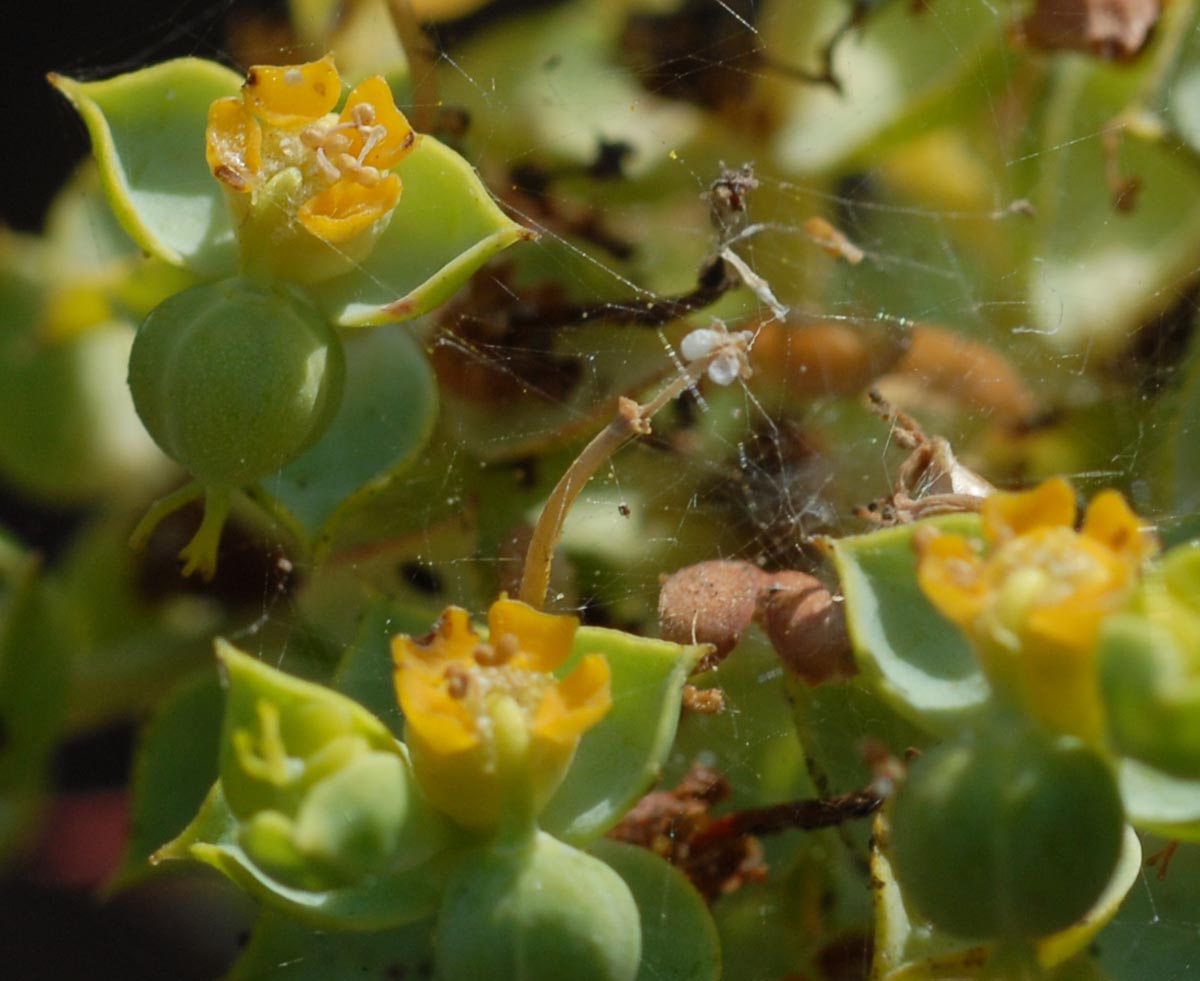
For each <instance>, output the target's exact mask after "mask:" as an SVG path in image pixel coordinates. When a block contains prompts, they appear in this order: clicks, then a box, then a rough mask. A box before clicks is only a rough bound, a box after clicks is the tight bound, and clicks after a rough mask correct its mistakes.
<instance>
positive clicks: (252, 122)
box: [51, 55, 528, 575]
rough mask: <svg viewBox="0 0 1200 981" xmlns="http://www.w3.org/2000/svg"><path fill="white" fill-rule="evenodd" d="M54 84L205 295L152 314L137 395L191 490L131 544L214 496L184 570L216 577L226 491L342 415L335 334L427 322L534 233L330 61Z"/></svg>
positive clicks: (274, 464) (136, 219)
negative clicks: (491, 262)
mask: <svg viewBox="0 0 1200 981" xmlns="http://www.w3.org/2000/svg"><path fill="white" fill-rule="evenodd" d="M51 81H52V82H54V84H55V85H57V86H58V87H59V89H60V90H61V91H63V92H64V94H66V95H67V97H68V98H70V99H71V101H72V102H73V103H74V104H75V105H76V107H77V108H78V109H79V111H80V113H81V114H82V115H83V117H84V120H85V121H86V122H87V124H88V128H89V130H90V132H91V136H92V144H93V150H94V152H95V154H96V157H97V159H98V160H99V163H100V167H101V174H102V177H103V179H104V186H105V190H106V192H107V194H108V197H109V201H110V203H111V205H112V208H113V211H114V213H115V214H116V216H117V218H118V219H119V220H120V221H121V223H122V224H123V226H124V227H125V229H126V231H127V232H128V233H129V234H130V235H131V237H132V238H133V239H134V240H135V241H136V242H137V243H138V244H139V245H140V246H141V247H142V248H143V249H144V250H145V251H146V252H148V253H150V254H152V255H156V256H158V257H159V258H162V259H165V260H166V261H168V262H171V263H174V264H176V265H179V266H183V267H185V268H187V269H188V270H190V271H191V272H193V273H194V274H196V276H198V277H199V278H201V279H203V280H207V282H202V283H201V285H198V286H194V287H192V288H191V289H189V290H187V291H185V292H183V293H180V294H177V295H176V296H173V297H170V298H169V299H168V300H167V301H165V302H164V303H163V304H162V305H161V306H160V307H159V308H157V309H156V310H154V311H151V313H150V315H149V316H148V317H147V319H146V321H145V323H144V325H143V327H142V329H141V330H140V331H139V333H138V337H137V339H136V341H135V345H134V351H133V353H132V355H131V365H130V385H131V388H132V392H133V397H134V403H135V405H136V407H137V410H138V413H139V415H140V416H141V418H142V421H143V422H144V423H145V425H146V428H147V429H148V430H149V432H150V434H151V435H152V436H153V437H154V439H155V441H156V442H157V443H158V444H159V446H160V447H162V449H163V450H165V451H166V452H167V453H168V455H170V456H172V457H173V458H174V459H175V460H176V461H177V462H179V463H180V464H182V465H183V466H184V467H185V468H187V469H188V470H189V471H191V473H192V475H193V477H194V478H195V483H194V484H192V485H190V486H188V487H185V488H183V489H182V490H180V491H178V492H177V493H176V494H173V495H171V496H169V497H167V498H165V499H164V500H163V501H161V502H159V504H157V505H156V506H155V507H154V508H152V509H151V511H150V513H149V514H148V515H147V516H146V519H145V520H144V521H143V523H142V525H141V526H140V527H139V529H138V530H137V532H135V542H138V541H143V540H145V538H146V537H148V535H149V534H150V532H151V531H152V530H153V528H154V526H155V525H156V524H157V523H158V521H160V520H161V519H162V517H163V516H165V515H166V514H168V513H170V512H171V511H172V510H174V509H176V508H177V507H179V506H181V505H182V504H184V503H186V502H187V501H190V500H192V499H194V498H197V497H200V496H201V495H203V496H205V498H206V500H207V508H206V515H205V521H204V523H203V524H202V525H201V528H200V530H199V531H198V532H197V534H196V536H195V538H194V539H193V540H192V542H191V543H190V544H189V545H188V546H187V547H186V548H185V549H184V552H183V553H182V557H183V558H184V559H185V561H186V565H185V572H191V571H196V570H198V571H200V572H202V573H204V574H205V575H211V574H212V572H213V571H214V568H215V564H216V551H217V544H218V541H219V537H220V532H221V527H222V525H223V523H224V518H225V514H226V513H227V511H228V509H229V505H230V499H231V495H232V494H233V492H234V491H235V490H236V489H237V488H239V487H242V486H245V485H247V484H250V483H253V482H255V481H258V480H260V479H262V478H264V477H267V476H270V475H271V474H274V473H276V472H277V471H279V470H280V469H281V468H282V467H284V466H286V465H287V464H288V463H289V462H290V461H292V460H293V459H295V458H296V457H297V456H298V455H299V454H301V453H302V452H303V451H304V450H305V449H306V448H308V447H309V446H311V445H312V444H313V443H315V442H316V441H318V440H319V439H320V438H321V436H322V434H323V433H324V432H325V430H326V429H327V428H328V426H329V424H330V422H331V420H332V418H333V417H334V415H335V414H336V411H337V408H338V403H339V399H340V394H341V390H342V385H343V374H344V367H343V364H344V358H343V355H342V351H341V339H340V337H339V336H338V332H337V330H336V328H337V326H361V325H373V324H379V323H386V322H389V321H397V320H403V319H406V318H408V317H412V316H415V315H417V314H420V313H423V312H425V311H426V310H428V309H430V308H432V307H433V306H436V305H437V304H439V303H441V302H442V301H444V300H445V299H447V298H448V297H449V296H450V295H451V294H452V293H453V292H454V290H455V289H457V288H458V286H459V285H461V283H462V282H464V281H465V280H466V278H467V277H468V276H469V275H470V274H471V273H472V272H473V271H474V270H475V269H476V268H478V267H479V265H480V264H482V263H483V262H484V261H485V260H486V259H487V258H488V257H489V256H490V255H492V254H493V253H495V252H496V251H498V250H499V249H501V248H504V247H505V246H507V245H509V244H511V243H512V242H514V241H516V240H517V239H519V238H522V237H528V234H527V233H526V232H525V231H524V229H522V228H520V227H519V226H517V225H515V224H513V223H512V222H511V221H509V220H508V219H507V218H506V217H505V216H504V215H503V214H502V213H501V212H500V211H499V209H498V208H497V207H496V205H495V204H494V202H492V200H491V199H490V197H489V196H488V194H487V192H486V190H485V189H484V188H483V187H482V185H481V184H480V183H479V180H478V177H477V176H476V175H475V173H474V171H473V170H472V168H471V167H470V166H469V165H468V164H467V163H466V162H465V161H464V160H462V158H461V157H458V156H457V155H456V154H455V153H453V151H451V150H449V149H447V148H446V147H445V146H443V145H441V144H440V143H438V142H437V141H436V140H435V139H433V138H432V137H427V136H418V135H417V134H416V133H415V132H414V131H413V129H412V127H411V126H410V125H409V124H408V121H407V119H406V118H405V116H404V114H403V113H402V112H401V111H400V110H399V109H398V108H397V107H396V104H395V101H394V99H393V96H392V92H391V89H390V88H389V87H388V84H387V82H386V81H385V80H384V78H383V77H382V76H373V77H371V78H367V79H365V80H363V81H361V82H360V83H359V84H358V85H356V86H355V87H354V88H353V90H352V91H350V93H349V95H348V96H347V97H346V98H345V100H344V102H343V100H342V94H343V85H342V80H341V78H340V77H339V75H338V72H337V69H336V67H335V66H334V63H333V59H332V57H330V56H328V55H327V56H326V57H324V58H321V59H320V60H318V61H314V62H309V63H307V64H302V65H290V66H280V67H274V66H266V65H260V66H256V67H254V68H252V69H250V72H249V73H248V75H247V77H246V79H245V81H244V83H243V82H242V80H241V79H240V78H239V77H238V76H237V75H235V74H234V73H233V72H230V71H229V70H228V69H225V68H223V67H221V66H219V65H216V64H213V63H211V62H204V61H200V60H198V59H192V58H184V59H179V60H177V61H172V62H166V63H164V64H162V65H157V66H155V67H153V68H148V69H144V70H142V71H138V72H132V73H130V74H128V75H121V76H118V77H116V78H112V79H108V80H105V81H100V82H87V83H80V82H76V81H73V80H71V79H67V78H63V77H61V76H51ZM339 104H340V109H339ZM406 183H407V184H409V185H410V189H409V193H408V194H406V195H402V193H401V191H402V187H403V186H404V185H405V184H406ZM435 215H436V216H438V218H439V219H440V220H437V221H432V220H431V218H432V217H433V216H435Z"/></svg>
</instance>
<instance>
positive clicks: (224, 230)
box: [50, 58, 242, 277]
mask: <svg viewBox="0 0 1200 981" xmlns="http://www.w3.org/2000/svg"><path fill="white" fill-rule="evenodd" d="M50 81H51V82H52V83H53V84H54V85H55V86H57V87H58V89H59V91H61V92H62V93H63V94H64V95H65V96H66V97H67V98H68V99H70V100H71V102H72V103H73V104H74V106H75V108H76V109H77V110H79V113H80V115H81V116H83V120H84V122H85V123H86V124H87V128H88V132H89V133H90V134H91V137H92V152H93V153H94V154H95V156H96V159H97V160H98V161H99V163H100V174H101V177H102V179H103V181H104V187H105V190H106V191H107V193H108V199H109V203H110V204H111V205H112V208H113V211H114V212H115V213H116V216H117V219H118V220H119V221H120V223H121V226H122V227H123V228H124V229H125V231H126V232H128V233H129V236H130V237H131V238H132V239H133V240H134V241H135V242H137V244H138V245H140V246H141V247H142V248H143V249H145V250H146V251H147V252H149V253H150V254H151V255H155V256H158V257H159V258H160V259H165V260H166V261H167V262H170V263H173V264H174V265H180V266H186V267H187V268H188V269H191V270H192V271H194V272H196V273H198V274H201V275H204V276H210V277H216V276H222V275H228V274H229V273H231V272H233V269H234V266H235V262H236V258H237V247H236V244H235V242H234V237H233V226H232V223H231V221H230V217H229V210H228V208H227V207H226V203H225V199H224V194H223V192H222V190H221V187H220V185H219V184H218V183H217V181H216V180H214V179H213V176H212V174H210V173H209V170H208V163H207V162H206V160H205V151H204V130H205V127H206V126H207V123H208V107H209V106H210V105H211V104H212V102H213V101H214V100H216V99H219V98H221V97H223V96H231V95H236V94H237V93H238V90H239V89H240V87H241V84H242V80H241V78H240V77H239V76H238V75H237V74H236V73H234V72H233V71H231V70H230V69H228V68H225V67H223V66H221V65H218V64H217V63H215V62H212V61H204V60H201V59H199V58H178V59H176V60H174V61H166V62H163V63H162V64H160V65H154V66H153V67H151V68H144V69H142V70H140V71H136V72H130V73H128V74H126V75H118V76H116V77H115V78H109V79H105V80H104V81H99V82H79V81H76V80H75V79H70V78H65V77H63V76H61V75H51V76H50Z"/></svg>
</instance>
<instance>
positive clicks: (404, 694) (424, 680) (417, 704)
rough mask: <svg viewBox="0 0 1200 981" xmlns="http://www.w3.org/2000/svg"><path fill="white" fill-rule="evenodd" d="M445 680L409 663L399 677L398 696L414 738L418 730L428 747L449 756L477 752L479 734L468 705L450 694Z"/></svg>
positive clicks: (400, 669)
mask: <svg viewBox="0 0 1200 981" xmlns="http://www.w3.org/2000/svg"><path fill="white" fill-rule="evenodd" d="M442 680H443V679H442V678H440V677H439V676H438V675H437V674H436V673H434V672H431V671H425V670H422V669H421V668H420V667H419V666H417V665H414V664H412V663H411V662H405V663H403V664H401V665H400V667H399V669H398V671H397V674H396V693H397V695H398V696H399V700H400V708H401V710H402V711H403V712H404V718H405V721H406V724H407V725H408V727H409V729H410V735H411V731H412V730H415V731H416V733H417V734H419V736H420V738H421V739H422V740H423V741H424V742H425V743H426V744H427V745H428V746H430V747H431V748H434V749H435V750H436V751H437V752H438V753H441V754H443V755H447V756H449V755H453V754H455V753H463V752H466V751H468V750H470V749H474V748H475V747H476V746H478V745H479V735H478V733H477V732H476V731H475V720H474V719H473V718H472V717H471V714H470V712H468V711H467V709H466V706H464V705H463V703H462V701H461V700H459V699H456V698H453V697H452V696H451V695H450V694H449V692H447V691H446V689H445V687H444V686H443V685H442V683H441V682H442Z"/></svg>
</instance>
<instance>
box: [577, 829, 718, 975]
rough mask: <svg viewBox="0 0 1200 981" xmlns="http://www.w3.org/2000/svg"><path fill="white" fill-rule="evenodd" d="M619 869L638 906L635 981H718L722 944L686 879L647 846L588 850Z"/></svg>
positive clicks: (608, 844) (614, 844) (611, 844)
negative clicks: (639, 943) (638, 959)
mask: <svg viewBox="0 0 1200 981" xmlns="http://www.w3.org/2000/svg"><path fill="white" fill-rule="evenodd" d="M588 851H590V852H591V853H592V854H593V855H595V856H596V857H597V858H598V859H600V860H601V861H602V862H604V863H606V864H607V865H609V866H611V867H612V868H613V869H615V870H616V871H617V873H618V874H619V875H620V876H621V878H622V879H624V880H625V884H626V885H627V886H629V891H630V892H632V893H633V898H634V901H635V902H636V903H637V907H638V915H639V918H640V920H641V926H642V962H641V966H640V967H639V968H638V973H637V981H717V979H718V978H720V976H721V940H720V938H719V937H718V936H717V927H716V924H715V923H713V918H712V916H711V914H710V913H709V912H708V906H706V905H705V903H704V900H703V898H701V896H700V894H699V893H698V892H697V891H696V888H695V887H694V886H693V885H692V884H691V882H689V881H688V878H687V876H685V875H684V874H683V873H682V872H680V871H679V870H678V869H677V868H675V867H674V866H673V865H671V864H670V863H668V862H666V861H664V860H663V859H662V858H660V857H659V856H658V855H655V854H654V853H653V852H651V851H648V850H647V849H645V848H638V847H636V846H635V845H627V844H624V843H622V842H619V841H609V840H606V839H601V840H600V841H597V842H594V843H593V844H592V846H591V847H590V848H589V849H588Z"/></svg>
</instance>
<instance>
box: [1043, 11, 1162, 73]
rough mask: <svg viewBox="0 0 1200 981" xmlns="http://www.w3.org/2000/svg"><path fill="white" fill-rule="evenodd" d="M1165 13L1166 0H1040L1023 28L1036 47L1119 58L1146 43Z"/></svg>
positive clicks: (1126, 56)
mask: <svg viewBox="0 0 1200 981" xmlns="http://www.w3.org/2000/svg"><path fill="white" fill-rule="evenodd" d="M1161 15H1162V0H1037V4H1036V6H1035V7H1034V11H1033V13H1032V14H1030V15H1029V17H1028V18H1027V19H1026V20H1025V22H1024V24H1023V25H1022V29H1023V31H1024V34H1025V39H1026V40H1027V41H1028V42H1029V43H1030V44H1031V45H1033V46H1034V47H1035V48H1042V49H1044V50H1047V51H1059V50H1071V51H1086V52H1091V53H1092V54H1095V55H1098V56H1100V57H1101V58H1108V59H1110V60H1114V61H1117V60H1123V59H1127V58H1132V57H1134V56H1135V55H1137V54H1138V53H1139V52H1140V51H1141V50H1142V49H1143V48H1144V47H1145V46H1146V44H1147V42H1148V41H1149V39H1150V34H1151V32H1152V31H1153V29H1154V25H1155V24H1157V23H1158V18H1159V17H1160V16H1161Z"/></svg>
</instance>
